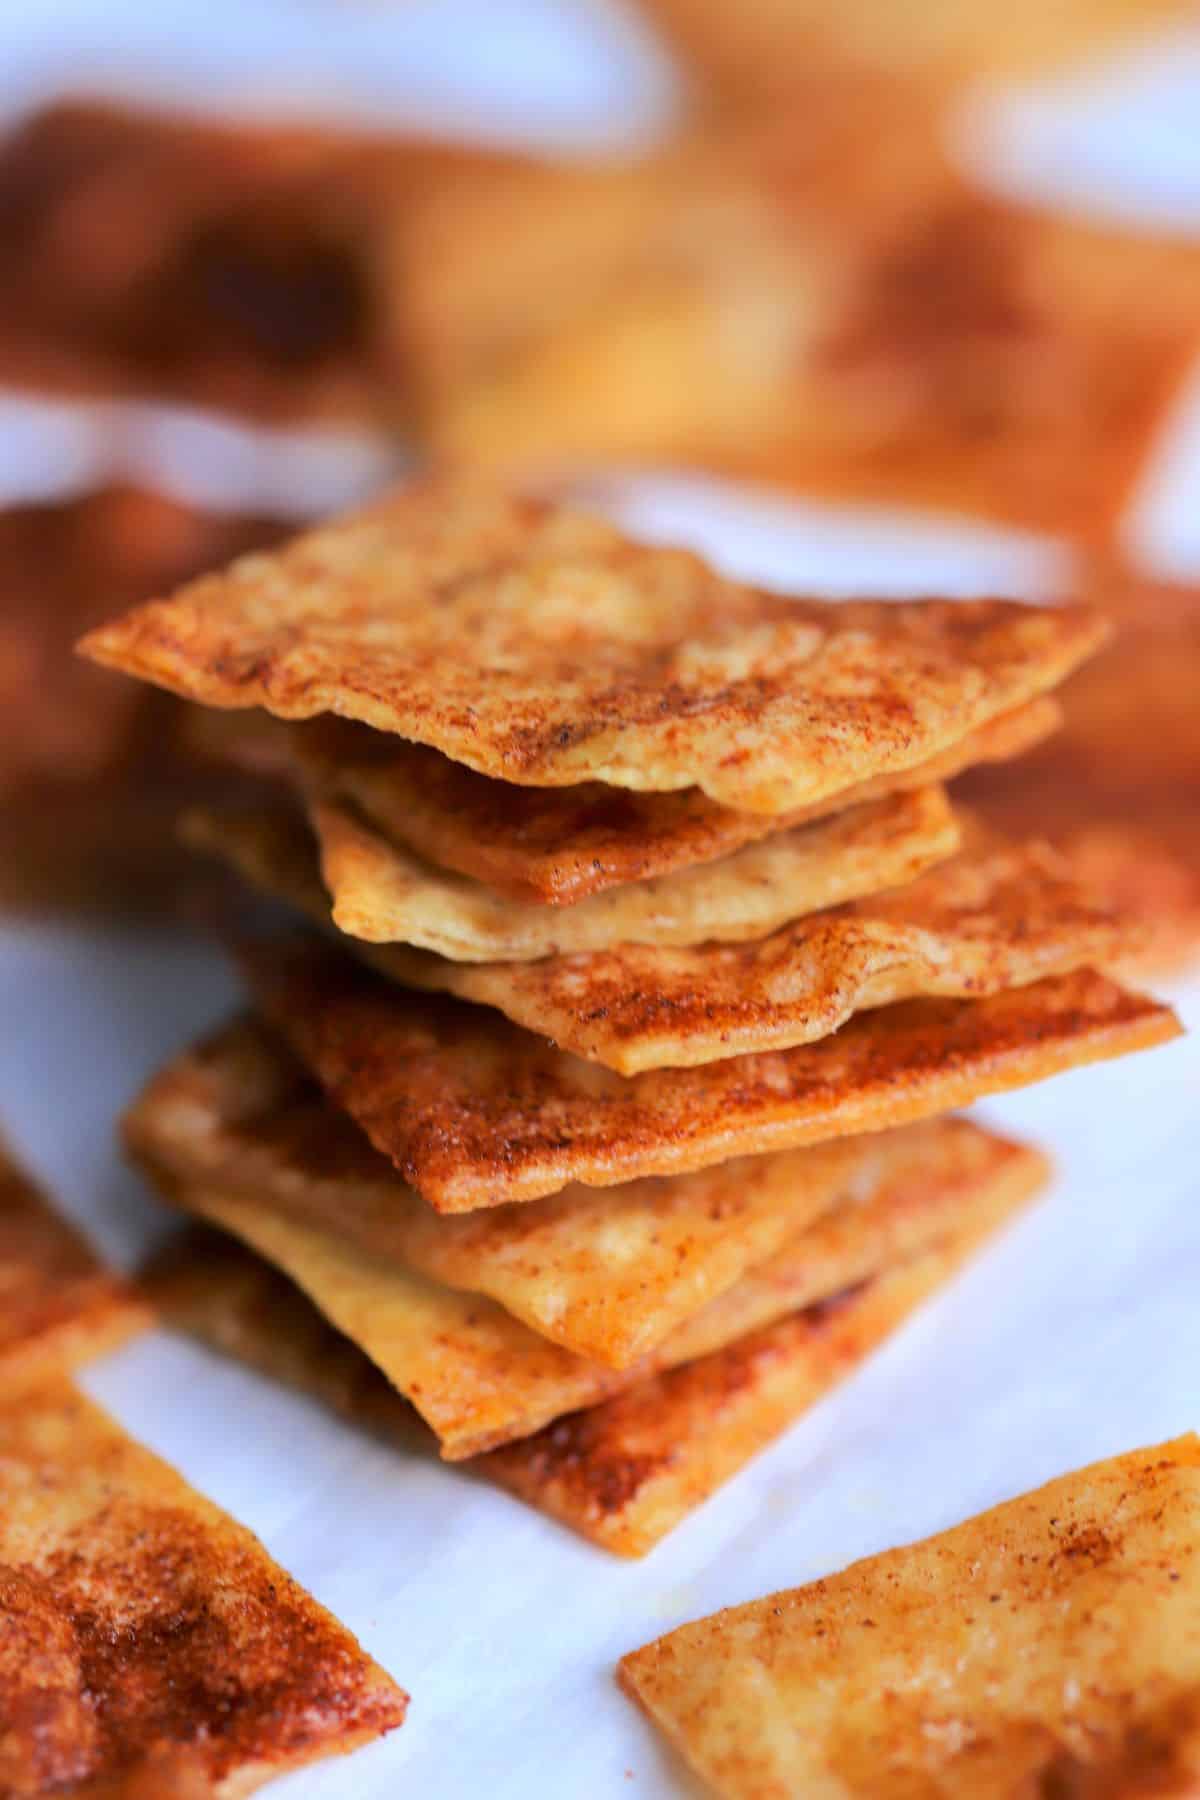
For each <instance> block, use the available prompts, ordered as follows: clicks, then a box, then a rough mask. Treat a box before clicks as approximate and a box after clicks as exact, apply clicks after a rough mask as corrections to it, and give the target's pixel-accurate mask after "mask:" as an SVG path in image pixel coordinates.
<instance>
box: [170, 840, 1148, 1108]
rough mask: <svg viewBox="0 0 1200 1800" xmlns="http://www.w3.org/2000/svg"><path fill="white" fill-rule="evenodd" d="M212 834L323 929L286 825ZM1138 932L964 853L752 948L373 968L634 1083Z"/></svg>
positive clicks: (1081, 959) (402, 953)
mask: <svg viewBox="0 0 1200 1800" xmlns="http://www.w3.org/2000/svg"><path fill="white" fill-rule="evenodd" d="M203 835H204V836H207V837H208V838H209V839H210V840H211V841H213V842H225V843H231V845H232V857H233V860H234V862H235V863H236V864H237V866H239V867H240V868H242V869H243V870H244V871H245V872H246V873H248V874H250V875H252V876H254V875H259V876H265V877H266V879H265V881H264V882H263V885H264V886H265V889H266V891H267V892H268V893H270V894H273V895H275V896H277V897H279V898H282V899H285V900H289V901H291V902H293V903H294V904H298V905H300V906H301V907H303V908H304V910H305V911H306V912H308V913H309V914H310V916H312V917H314V918H315V919H316V920H317V922H318V923H319V922H321V921H322V919H323V917H324V914H325V912H326V911H327V908H326V907H325V906H323V905H321V904H320V903H318V902H317V899H316V886H317V884H316V882H315V880H314V879H313V878H312V876H311V874H310V873H309V872H308V871H307V869H305V868H304V867H302V866H301V859H302V858H304V857H305V856H306V855H307V856H308V857H309V859H310V860H311V852H309V851H307V849H306V847H302V846H301V845H300V844H299V843H298V842H296V841H295V840H294V839H293V837H292V834H291V830H290V827H289V823H288V820H287V818H286V816H284V817H282V818H273V817H272V816H271V814H270V813H267V814H266V815H255V814H254V813H253V812H251V813H247V814H243V815H242V816H241V817H240V819H238V820H236V821H235V822H234V823H233V824H232V825H231V826H229V827H223V826H222V825H221V823H220V821H219V819H217V820H212V821H209V822H207V823H206V824H205V825H204V827H203ZM1135 941H1136V932H1135V931H1133V930H1132V929H1131V927H1130V926H1129V925H1128V924H1127V923H1126V922H1124V921H1122V920H1119V919H1117V918H1116V917H1115V916H1114V915H1113V914H1111V913H1109V912H1108V911H1106V910H1105V909H1104V908H1103V907H1101V906H1099V905H1098V904H1096V903H1095V902H1094V901H1092V900H1091V899H1090V898H1089V896H1088V895H1087V893H1086V892H1085V891H1084V890H1083V889H1081V888H1080V887H1079V885H1078V883H1077V882H1076V880H1075V879H1074V877H1073V876H1072V874H1071V871H1070V868H1069V866H1068V865H1067V864H1066V863H1064V862H1063V860H1062V859H1061V858H1060V857H1059V856H1058V855H1057V853H1056V852H1054V851H1052V850H1051V849H1050V848H1049V847H1048V846H1047V845H1039V844H1029V845H1025V846H1022V847H1020V848H1012V847H1008V846H1001V847H999V848H997V847H996V846H995V845H991V846H988V847H986V848H984V849H980V850H975V849H972V850H970V851H967V852H964V853H963V855H962V856H960V857H958V858H956V859H955V860H954V861H953V862H950V863H946V864H944V865H943V866H942V867H941V868H937V869H933V870H931V871H929V872H928V873H926V874H925V875H923V876H922V877H921V878H920V879H919V880H917V881H915V882H912V883H910V884H909V885H908V886H907V887H903V888H900V889H898V890H896V891H895V892H894V893H890V894H882V895H875V896H873V897H872V898H870V899H868V900H859V901H856V902H854V903H852V904H851V905H849V906H845V907H841V908H838V909H836V910H834V911H832V912H822V913H813V914H811V915H810V916H808V917H806V918H803V919H800V920H798V921H796V922H795V923H794V924H791V925H787V926H784V927H783V928H781V929H780V930H778V931H776V932H775V933H773V934H772V936H770V937H767V938H762V939H759V940H756V941H755V942H752V943H749V944H741V945H736V946H722V945H719V944H712V943H709V944H702V945H699V946H698V947H697V948H695V949H684V950H672V949H662V948H656V947H649V946H645V945H638V944H626V945H623V946H620V947H619V948H617V949H615V950H609V951H594V952H593V953H592V954H590V955H576V956H550V957H546V958H544V959H543V960H541V961H539V962H533V963H479V964H472V963H455V962H450V961H447V960H446V959H445V958H444V957H439V956H434V955H432V954H431V953H430V952H428V951H424V950H414V949H411V948H409V946H407V945H404V944H389V945H387V946H385V947H382V948H378V949H373V950H371V951H370V952H369V953H366V954H368V955H369V960H370V962H371V963H372V964H373V965H374V966H376V967H377V968H378V969H379V970H380V972H381V973H383V974H384V975H386V976H388V977H389V979H391V980H393V981H397V982H399V983H401V984H403V985H405V986H407V987H416V988H426V989H429V990H431V991H433V992H440V993H451V994H457V995H458V996H459V997H460V998H462V999H465V1000H475V1001H479V1002H481V1003H483V1004H484V1005H489V1006H494V1007H496V1008H498V1010H499V1011H501V1012H503V1013H504V1014H505V1015H506V1016H507V1017H508V1018H510V1019H511V1020H513V1022H514V1023H516V1024H518V1025H523V1026H525V1027H526V1028H527V1029H528V1030H531V1031H534V1032H537V1033H538V1034H539V1035H540V1036H545V1037H548V1038H550V1039H551V1040H552V1041H553V1042H554V1043H556V1044H558V1045H559V1046H560V1047H561V1048H562V1049H564V1050H569V1051H571V1052H573V1053H574V1054H576V1055H579V1056H584V1057H586V1058H587V1059H588V1060H589V1061H592V1062H600V1063H603V1064H604V1065H605V1066H606V1067H608V1068H611V1069H615V1070H617V1071H618V1073H620V1074H622V1075H636V1074H640V1073H643V1072H646V1071H648V1070H651V1069H659V1068H686V1067H697V1066H699V1065H700V1064H703V1063H710V1062H716V1061H720V1060H721V1059H723V1058H727V1057H729V1056H738V1055H746V1054H749V1053H753V1052H762V1051H767V1050H782V1049H788V1048H790V1047H791V1046H793V1045H795V1044H802V1043H812V1042H815V1041H817V1040H819V1039H820V1038H823V1037H827V1036H828V1035H829V1034H830V1033H831V1032H832V1031H836V1030H837V1029H838V1028H839V1027H840V1026H841V1025H843V1024H844V1023H845V1022H846V1020H847V1019H848V1018H850V1017H852V1016H853V1015H854V1014H855V1013H859V1012H863V1011H866V1010H867V1009H868V1008H871V1007H877V1006H887V1005H894V1004H896V1003H897V1002H899V1001H902V1000H910V999H915V998H918V997H922V996H926V995H957V996H964V997H965V996H981V995H986V994H991V993H998V992H1000V991H1002V990H1003V989H1006V988H1013V987H1024V986H1026V985H1028V984H1029V983H1030V982H1033V981H1038V980H1041V979H1044V978H1045V977H1046V976H1047V975H1056V974H1062V973H1065V972H1066V971H1068V970H1070V969H1073V968H1079V967H1082V966H1084V965H1089V966H1090V965H1100V966H1102V967H1104V966H1108V965H1110V964H1112V963H1113V962H1114V961H1116V960H1117V959H1118V958H1119V957H1120V956H1122V955H1124V954H1126V953H1127V951H1128V949H1129V947H1130V945H1132V944H1133V943H1134V942H1135Z"/></svg>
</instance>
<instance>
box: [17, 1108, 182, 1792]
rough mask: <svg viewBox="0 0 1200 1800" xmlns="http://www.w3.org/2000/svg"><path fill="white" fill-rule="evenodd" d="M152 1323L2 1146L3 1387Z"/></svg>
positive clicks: (81, 1358)
mask: <svg viewBox="0 0 1200 1800" xmlns="http://www.w3.org/2000/svg"><path fill="white" fill-rule="evenodd" d="M149 1322H150V1314H149V1310H148V1308H147V1307H146V1306H145V1305H144V1304H143V1302H142V1301H141V1300H139V1299H138V1298H137V1297H136V1296H135V1295H134V1293H133V1292H132V1290H131V1289H130V1288H128V1287H127V1286H126V1285H125V1283H124V1282H123V1281H121V1280H119V1279H118V1277H117V1276H116V1275H113V1274H110V1273H109V1271H108V1270H107V1269H105V1268H104V1267H103V1265H102V1264H101V1263H100V1262H99V1261H98V1260H97V1258H96V1257H95V1256H94V1255H93V1253H92V1251H91V1249H90V1248H89V1246H88V1244H87V1243H86V1242H85V1241H84V1239H83V1238H82V1237H81V1236H80V1235H79V1233H78V1232H77V1231H75V1230H74V1229H73V1227H72V1226H70V1225H68V1224H67V1222H66V1220H65V1219H63V1218H60V1216H59V1215H58V1213H56V1212H55V1211H54V1210H53V1208H52V1207H51V1206H50V1204H49V1202H48V1201H47V1200H46V1199H45V1198H44V1197H43V1196H42V1195H41V1194H40V1193H39V1192H38V1190H37V1189H36V1188H35V1187H34V1185H33V1183H32V1182H31V1181H30V1180H29V1178H28V1176H27V1175H25V1174H24V1172H23V1171H22V1170H21V1169H20V1168H19V1167H18V1166H17V1164H16V1162H15V1161H14V1160H13V1158H12V1157H11V1156H10V1154H9V1153H8V1151H7V1149H6V1148H5V1146H4V1144H3V1142H2V1141H0V1390H3V1391H9V1390H11V1389H12V1388H14V1387H15V1386H16V1385H17V1384H18V1383H22V1382H28V1381H32V1380H34V1379H37V1378H40V1377H42V1376H44V1375H47V1374H50V1373H53V1372H55V1371H58V1370H61V1369H68V1368H72V1367H74V1366H75V1365H76V1364H77V1363H81V1362H85V1361H87V1360H88V1359H89V1358H91V1357H93V1356H99V1355H101V1354H102V1352H103V1351H105V1350H111V1349H113V1348H115V1346H116V1345H117V1344H119V1343H121V1342H122V1341H123V1340H124V1339H125V1338H127V1337H130V1336H132V1334H133V1333H134V1332H135V1331H139V1330H141V1329H142V1328H143V1327H144V1326H145V1325H148V1324H149ZM2 1704H3V1702H2V1701H0V1708H2ZM0 1741H2V1736H0ZM2 1768H3V1753H2V1752H0V1770H2Z"/></svg>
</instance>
